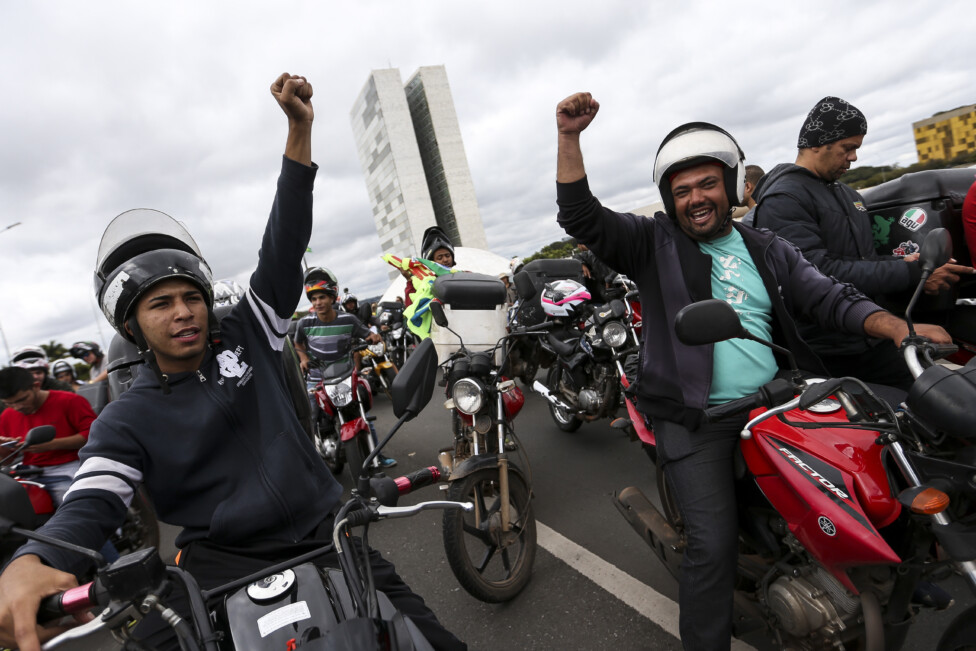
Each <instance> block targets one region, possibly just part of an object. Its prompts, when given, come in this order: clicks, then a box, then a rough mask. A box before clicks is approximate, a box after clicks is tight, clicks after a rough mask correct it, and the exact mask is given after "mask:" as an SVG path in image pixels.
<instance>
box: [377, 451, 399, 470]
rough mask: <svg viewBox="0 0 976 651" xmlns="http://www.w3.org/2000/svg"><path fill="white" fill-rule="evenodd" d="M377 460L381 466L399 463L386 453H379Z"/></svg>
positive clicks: (391, 465) (387, 466) (389, 466)
mask: <svg viewBox="0 0 976 651" xmlns="http://www.w3.org/2000/svg"><path fill="white" fill-rule="evenodd" d="M376 460H377V461H379V462H380V468H392V467H393V466H395V465H397V461H396V459H394V458H393V457H388V456H386V455H385V454H377V455H376Z"/></svg>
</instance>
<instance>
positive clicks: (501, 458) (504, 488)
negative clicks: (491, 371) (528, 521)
mask: <svg viewBox="0 0 976 651" xmlns="http://www.w3.org/2000/svg"><path fill="white" fill-rule="evenodd" d="M496 416H497V422H498V497H499V501H500V505H499V516H500V517H501V525H502V531H503V532H506V533H507V532H509V531H511V530H512V517H511V502H510V499H509V493H508V453H507V452H505V403H504V402H503V399H502V394H501V392H499V393H498V403H497V405H496ZM473 434H474V436H473V439H474V445H473V449H472V452H473V453H474V456H478V455H479V454H481V440H480V439H481V435H480V434H478V432H476V431H475V432H474V433H473ZM483 517H484V514H483V513H482V512H481V511H480V510H479V505H478V504H477V503H476V504H475V512H474V521H475V526H476V527H480V526H481V520H482V518H483Z"/></svg>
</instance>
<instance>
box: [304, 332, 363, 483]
mask: <svg viewBox="0 0 976 651" xmlns="http://www.w3.org/2000/svg"><path fill="white" fill-rule="evenodd" d="M365 348H366V345H365V344H359V345H357V346H353V347H352V352H353V353H356V352H358V351H360V350H363V349H365ZM310 365H311V366H312V367H314V368H318V369H319V370H320V372H321V374H322V380H321V381H320V382H319V383H318V385H316V387H315V388H314V389H312V390H311V393H312V394H313V395H314V396H315V400H316V402H317V403H318V406H319V414H318V418H317V419H316V422H315V424H314V425H315V448H316V449H317V450H318V453H319V456H321V457H322V459H323V460H324V461H325V463H326V465H327V466H328V467H329V469H330V470H331V471H332V473H333V474H336V475H337V474H339V473H340V472H342V468H343V467H344V466H345V464H346V462H347V461H348V462H349V468H350V472H351V474H352V480H353V482H355V481H356V478H357V477H358V476H359V475H358V472H359V469H360V468H361V467H362V465H363V461H365V460H366V458H367V457H368V456H369V455H370V453H371V452H372V451H373V449H374V448H375V447H376V446H375V443H374V441H373V436H372V432H371V430H370V427H369V423H370V421H371V420H374V419H375V417H374V416H369V415H368V412H369V410H370V409H372V408H373V391H372V390H371V389H370V386H369V381H368V380H367V379H366V378H365V377H363V376H362V375H361V374H360V373H359V372H358V371H357V370H356V368H355V366H354V364H353V363H352V362H351V361H342V362H336V363H334V364H323V363H321V362H317V361H316V360H314V359H312V360H310ZM379 467H380V466H379V462H378V461H377V460H376V459H375V458H374V459H373V461H372V468H373V469H374V470H378V469H379Z"/></svg>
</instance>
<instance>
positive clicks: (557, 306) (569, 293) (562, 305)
mask: <svg viewBox="0 0 976 651" xmlns="http://www.w3.org/2000/svg"><path fill="white" fill-rule="evenodd" d="M591 298H592V297H591V296H590V292H589V291H587V289H586V287H584V286H583V285H581V284H579V283H578V282H576V281H575V280H555V281H553V282H551V283H546V285H545V287H544V288H543V290H542V298H541V303H542V311H543V312H545V313H546V315H547V316H551V317H563V316H573V315H574V314H575V313H576V311H577V310H578V309H579V308H580V307H581V306H582V305H583V304H584V303H586V302H588V301H589V300H590V299H591Z"/></svg>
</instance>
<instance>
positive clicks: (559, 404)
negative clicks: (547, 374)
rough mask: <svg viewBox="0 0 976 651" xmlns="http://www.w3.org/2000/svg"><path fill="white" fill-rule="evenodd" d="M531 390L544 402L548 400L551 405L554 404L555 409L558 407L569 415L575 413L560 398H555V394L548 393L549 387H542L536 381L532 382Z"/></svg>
mask: <svg viewBox="0 0 976 651" xmlns="http://www.w3.org/2000/svg"><path fill="white" fill-rule="evenodd" d="M532 390H533V391H535V392H536V393H538V394H539V395H540V396H542V397H543V398H545V399H546V400H548V401H549V402H551V403H552V404H554V405H556V406H557V407H559V408H560V409H562V410H563V411H568V412H569V413H571V414H575V413H576V409H574V408H573V407H570V406H569V405H567V404H566V403H565V401H563V399H562V398H560V397H559V396H557V395H556V394H554V393H553V392H552V391H550V390H549V387H547V386H546V385H544V384H543V383H542V382H539V381H538V380H536V381H535V382H533V383H532Z"/></svg>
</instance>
